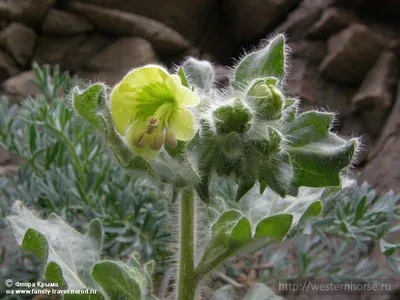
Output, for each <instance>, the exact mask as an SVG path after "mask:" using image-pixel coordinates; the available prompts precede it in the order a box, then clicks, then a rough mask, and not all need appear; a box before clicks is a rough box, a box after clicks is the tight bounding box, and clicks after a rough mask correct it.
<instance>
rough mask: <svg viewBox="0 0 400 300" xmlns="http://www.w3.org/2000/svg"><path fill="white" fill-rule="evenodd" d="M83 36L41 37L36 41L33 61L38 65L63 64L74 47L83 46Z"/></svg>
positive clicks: (84, 38)
mask: <svg viewBox="0 0 400 300" xmlns="http://www.w3.org/2000/svg"><path fill="white" fill-rule="evenodd" d="M86 39H87V37H85V36H79V35H78V36H45V35H44V36H41V37H40V38H39V39H38V43H37V47H36V51H35V54H34V56H33V60H34V61H37V62H38V63H39V64H44V63H48V64H61V65H62V64H63V63H64V59H65V58H66V57H67V56H68V54H69V53H70V52H71V51H73V50H74V49H75V48H76V47H78V46H79V45H81V44H83V43H84V42H85V40H86Z"/></svg>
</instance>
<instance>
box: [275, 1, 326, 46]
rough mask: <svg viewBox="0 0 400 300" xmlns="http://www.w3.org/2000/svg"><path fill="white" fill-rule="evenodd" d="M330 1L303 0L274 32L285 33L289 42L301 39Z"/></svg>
mask: <svg viewBox="0 0 400 300" xmlns="http://www.w3.org/2000/svg"><path fill="white" fill-rule="evenodd" d="M331 2H332V0H304V1H303V2H301V3H300V5H299V6H298V7H297V8H296V9H295V10H293V11H292V12H291V13H290V14H289V15H288V16H287V18H286V20H285V21H284V22H283V23H282V24H280V25H279V26H278V28H277V29H276V32H285V33H286V34H287V35H288V39H289V40H290V41H292V42H293V41H297V40H300V39H303V38H304V36H305V35H306V33H307V30H308V29H309V28H310V27H311V26H312V25H313V24H314V23H315V22H316V21H317V20H318V18H319V16H320V15H321V12H322V10H323V9H324V8H326V7H327V6H328V5H329V4H330V3H331Z"/></svg>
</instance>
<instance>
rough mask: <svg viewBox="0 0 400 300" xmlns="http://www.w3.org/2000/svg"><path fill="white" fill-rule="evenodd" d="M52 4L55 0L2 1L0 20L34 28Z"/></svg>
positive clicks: (0, 4) (0, 2)
mask: <svg viewBox="0 0 400 300" xmlns="http://www.w3.org/2000/svg"><path fill="white" fill-rule="evenodd" d="M54 2H55V0H2V1H0V18H1V19H6V20H10V21H16V22H20V23H24V24H27V25H31V26H36V25H38V24H39V23H40V22H41V21H42V20H43V18H44V16H45V15H46V13H47V11H48V9H49V8H50V7H51V6H52V5H53V4H54Z"/></svg>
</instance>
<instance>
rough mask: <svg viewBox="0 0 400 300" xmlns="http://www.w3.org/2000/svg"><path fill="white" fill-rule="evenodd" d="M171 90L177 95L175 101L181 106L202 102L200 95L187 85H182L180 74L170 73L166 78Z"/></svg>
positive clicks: (190, 105) (191, 105)
mask: <svg viewBox="0 0 400 300" xmlns="http://www.w3.org/2000/svg"><path fill="white" fill-rule="evenodd" d="M165 82H166V83H167V85H168V87H169V89H170V90H171V92H172V93H173V94H174V95H175V101H176V103H178V105H180V106H184V107H194V106H196V105H197V104H199V103H200V97H199V96H198V95H197V94H196V93H195V92H193V91H191V90H190V89H188V88H187V87H186V86H184V85H182V81H181V78H180V77H179V76H178V75H175V74H174V75H170V76H168V78H167V79H166V80H165Z"/></svg>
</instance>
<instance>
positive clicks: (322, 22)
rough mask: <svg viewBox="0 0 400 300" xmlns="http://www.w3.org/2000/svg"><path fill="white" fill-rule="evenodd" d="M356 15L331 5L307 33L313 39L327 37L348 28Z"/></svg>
mask: <svg viewBox="0 0 400 300" xmlns="http://www.w3.org/2000/svg"><path fill="white" fill-rule="evenodd" d="M354 19H355V16H354V15H353V14H352V13H350V12H349V11H347V10H344V9H340V8H335V7H330V8H328V9H326V10H325V11H324V13H323V14H322V16H321V18H320V19H319V20H318V22H317V23H315V24H314V25H313V26H312V27H311V28H310V30H309V31H308V33H307V37H309V38H311V39H326V38H327V37H329V36H330V35H332V34H334V33H336V32H338V31H340V30H342V29H344V28H346V27H347V26H348V25H349V24H350V23H351V22H352V21H353V20H354Z"/></svg>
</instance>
